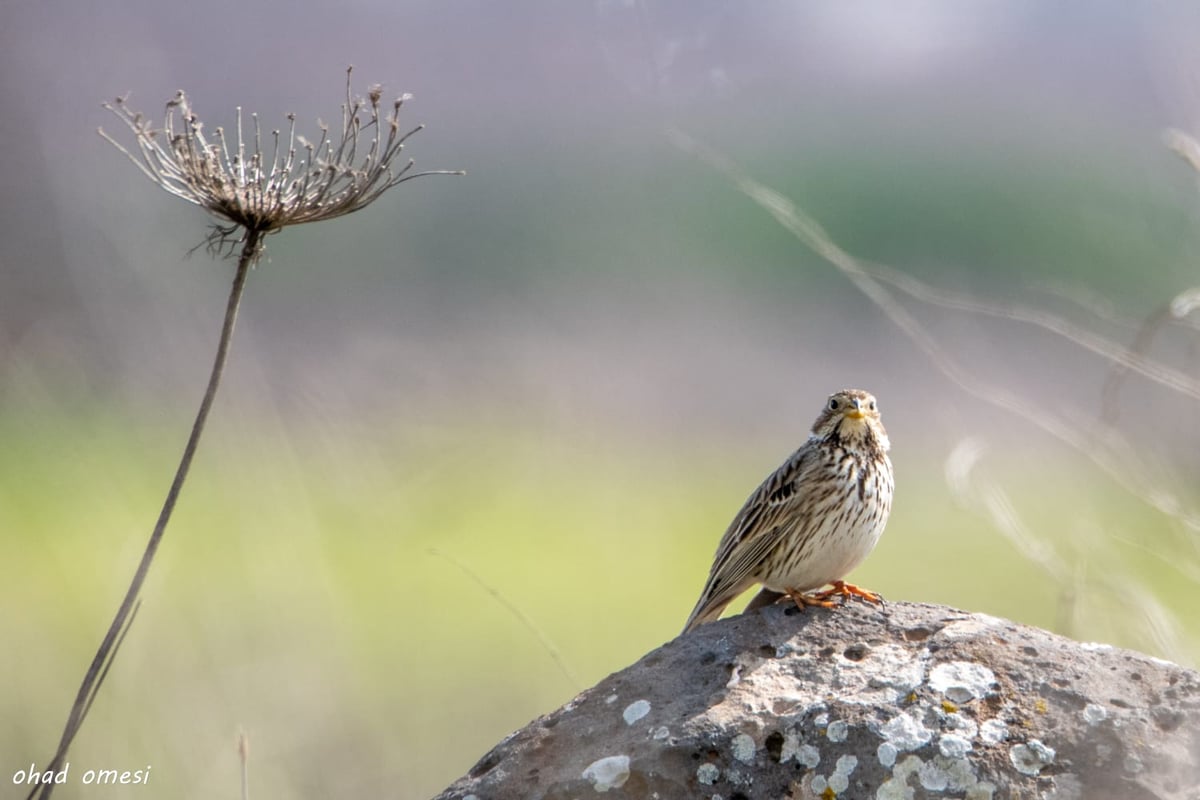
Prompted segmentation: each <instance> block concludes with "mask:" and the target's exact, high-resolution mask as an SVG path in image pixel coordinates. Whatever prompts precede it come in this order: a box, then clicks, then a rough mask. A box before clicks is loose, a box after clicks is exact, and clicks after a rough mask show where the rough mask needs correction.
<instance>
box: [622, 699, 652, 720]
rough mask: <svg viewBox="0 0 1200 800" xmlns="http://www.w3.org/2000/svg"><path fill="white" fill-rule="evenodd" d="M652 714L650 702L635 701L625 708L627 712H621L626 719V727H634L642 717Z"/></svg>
mask: <svg viewBox="0 0 1200 800" xmlns="http://www.w3.org/2000/svg"><path fill="white" fill-rule="evenodd" d="M649 713H650V701H649V700H635V701H634V702H632V703H630V704H629V705H627V706H625V710H624V711H623V712H621V716H622V717H624V718H625V724H626V725H632V724H633V723H635V722H637V721H638V720H639V719H641V718H642V717H644V716H646V715H647V714H649Z"/></svg>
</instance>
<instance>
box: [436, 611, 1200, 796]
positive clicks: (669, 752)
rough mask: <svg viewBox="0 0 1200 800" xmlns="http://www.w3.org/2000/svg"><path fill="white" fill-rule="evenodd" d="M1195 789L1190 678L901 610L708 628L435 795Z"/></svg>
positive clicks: (545, 721) (997, 623)
mask: <svg viewBox="0 0 1200 800" xmlns="http://www.w3.org/2000/svg"><path fill="white" fill-rule="evenodd" d="M591 797H596V798H597V800H601V798H603V800H608V798H626V797H628V798H663V799H664V800H666V799H667V798H711V799H714V800H715V798H721V800H737V799H738V798H741V799H742V800H752V799H755V798H771V799H772V800H776V799H777V798H822V800H827V799H828V798H833V797H837V798H842V799H843V800H857V799H858V798H878V799H879V800H891V799H892V798H896V799H899V798H926V797H928V798H968V799H969V800H985V798H996V800H1000V798H1047V799H1049V798H1057V799H1058V800H1065V799H1066V798H1080V800H1109V798H1113V799H1114V800H1115V799H1116V798H1120V800H1144V799H1146V798H1184V799H1185V800H1197V799H1200V674H1197V673H1196V672H1193V671H1191V670H1188V669H1184V668H1183V667H1180V666H1177V665H1175V664H1171V663H1169V662H1166V661H1161V660H1159V659H1155V658H1150V657H1148V656H1144V655H1141V654H1139V653H1134V652H1130V651H1127V650H1119V649H1115V648H1112V647H1109V646H1107V645H1095V644H1080V643H1078V642H1074V641H1071V640H1069V639H1065V638H1063V637H1061V636H1056V635H1054V634H1051V633H1047V632H1046V631H1042V630H1038V629H1036V628H1030V627H1026V626H1024V625H1017V624H1015V623H1012V622H1007V621H1005V620H1001V619H996V618H994V617H989V616H985V615H982V614H968V613H965V612H962V611H955V610H953V609H950V608H945V607H942V606H932V605H920V604H913V603H896V604H891V605H888V606H887V607H886V608H882V609H880V608H877V607H869V606H866V605H863V604H859V603H852V604H850V605H847V606H845V607H843V608H840V609H829V610H826V609H815V610H809V611H807V612H805V613H799V612H798V611H797V610H796V609H795V608H794V607H785V606H782V605H777V606H774V607H771V608H768V609H765V610H764V611H762V612H755V613H749V614H744V615H742V616H740V617H735V618H732V619H727V620H722V621H721V622H716V623H713V624H711V625H705V626H703V627H701V628H700V629H698V630H697V631H695V632H694V633H692V634H690V635H687V636H682V637H680V638H677V639H675V640H674V641H672V642H668V643H667V644H665V645H663V646H662V647H660V648H659V649H657V650H655V651H654V652H652V653H650V654H648V655H647V656H645V657H644V658H642V660H640V661H638V662H637V663H636V664H634V665H633V666H631V667H629V668H627V669H625V670H623V671H621V672H618V673H616V674H614V675H611V676H609V677H608V678H606V679H605V680H603V681H601V682H600V683H599V684H598V685H596V686H595V687H593V688H591V689H588V690H587V691H585V692H583V693H582V694H580V695H579V696H578V697H576V698H575V699H574V700H572V701H571V702H569V703H567V704H566V705H565V706H563V707H562V708H560V709H558V710H557V711H555V712H553V713H552V714H549V715H547V716H544V717H541V718H539V719H536V720H534V721H533V722H531V723H530V724H529V725H528V726H526V727H525V728H523V729H522V730H519V731H517V732H516V733H514V734H512V735H511V736H509V737H508V738H506V739H505V740H504V741H502V742H501V743H500V744H499V745H497V746H496V747H495V748H494V749H493V750H492V751H491V752H490V753H488V754H487V755H486V756H484V758H483V759H482V760H481V761H480V762H479V763H478V764H477V765H475V767H474V768H473V769H472V770H471V771H470V772H469V773H468V774H467V775H465V776H463V777H462V778H460V779H459V780H458V781H456V782H455V783H454V784H453V785H452V786H450V787H449V788H448V789H446V790H445V791H444V792H443V793H442V794H440V795H439V796H438V800H472V799H473V798H476V799H477V800H507V799H508V798H520V799H521V800H541V799H542V798H545V799H546V800H550V799H551V798H564V799H565V798H580V799H583V798H591Z"/></svg>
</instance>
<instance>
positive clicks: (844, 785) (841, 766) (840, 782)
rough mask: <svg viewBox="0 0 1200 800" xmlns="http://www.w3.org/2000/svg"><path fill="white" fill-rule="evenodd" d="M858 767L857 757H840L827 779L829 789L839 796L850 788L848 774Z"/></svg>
mask: <svg viewBox="0 0 1200 800" xmlns="http://www.w3.org/2000/svg"><path fill="white" fill-rule="evenodd" d="M857 766H858V757H857V756H842V757H841V758H839V759H838V760H837V764H836V765H835V766H834V768H833V774H832V775H830V776H829V778H828V784H829V788H830V789H832V790H833V791H834V792H836V793H837V794H841V793H842V792H844V791H846V790H847V789H849V788H850V773H852V772H854V769H855V767H857Z"/></svg>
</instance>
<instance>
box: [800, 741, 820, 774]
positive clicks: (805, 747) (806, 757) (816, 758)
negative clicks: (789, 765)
mask: <svg viewBox="0 0 1200 800" xmlns="http://www.w3.org/2000/svg"><path fill="white" fill-rule="evenodd" d="M796 761H797V763H800V764H803V765H804V766H806V767H808V768H809V769H816V767H817V765H818V764H820V763H821V751H820V750H818V749H817V748H815V747H813V746H812V745H811V744H802V745H800V747H799V748H797V750H796Z"/></svg>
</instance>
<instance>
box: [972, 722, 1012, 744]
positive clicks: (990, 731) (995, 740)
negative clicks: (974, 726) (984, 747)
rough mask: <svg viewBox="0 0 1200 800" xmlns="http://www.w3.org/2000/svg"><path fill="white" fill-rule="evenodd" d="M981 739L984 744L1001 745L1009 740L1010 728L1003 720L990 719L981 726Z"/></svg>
mask: <svg viewBox="0 0 1200 800" xmlns="http://www.w3.org/2000/svg"><path fill="white" fill-rule="evenodd" d="M979 738H980V739H981V740H982V741H983V743H984V744H1000V743H1001V742H1003V741H1004V740H1006V739H1007V738H1008V726H1007V725H1005V724H1004V722H1003V720H998V719H989V720H987V721H986V722H984V723H983V724H982V725H980V726H979Z"/></svg>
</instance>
